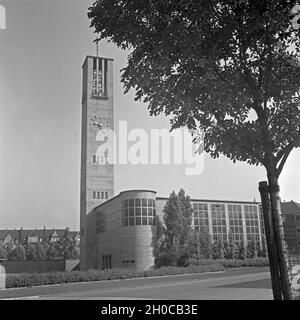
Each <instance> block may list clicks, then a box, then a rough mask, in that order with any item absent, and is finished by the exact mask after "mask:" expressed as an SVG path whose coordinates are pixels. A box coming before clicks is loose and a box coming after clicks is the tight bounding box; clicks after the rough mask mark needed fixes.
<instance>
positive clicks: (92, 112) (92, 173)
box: [80, 56, 114, 269]
mask: <svg viewBox="0 0 300 320" xmlns="http://www.w3.org/2000/svg"><path fill="white" fill-rule="evenodd" d="M94 58H95V57H91V56H88V57H87V58H86V60H85V62H84V65H83V82H82V124H81V126H82V133H81V188H80V236H81V239H80V243H81V248H80V249H81V255H80V265H81V268H82V269H86V268H88V267H89V266H88V265H87V262H86V256H85V255H86V251H85V248H86V246H87V243H86V242H87V241H88V239H87V237H88V236H87V230H86V228H87V224H88V221H86V215H87V214H89V213H90V212H91V211H92V210H93V209H94V208H95V207H96V206H98V205H99V204H100V203H102V202H104V201H106V200H105V199H93V191H96V192H97V191H98V192H108V198H112V197H113V196H114V165H113V164H103V165H102V164H99V163H93V156H94V155H97V151H98V150H99V149H98V148H99V147H100V146H101V145H103V144H104V143H105V142H104V141H100V140H99V139H98V138H97V137H98V135H99V132H100V129H99V128H97V127H96V126H94V125H93V124H92V123H91V119H94V118H95V117H97V121H100V120H99V117H101V119H102V120H104V121H102V123H103V126H104V129H106V128H107V125H108V126H109V128H110V129H113V126H114V102H113V61H112V59H107V64H108V72H107V97H97V98H95V97H93V96H92V90H93V82H94V80H93V59H94ZM107 122H108V123H107ZM89 246H90V245H89Z"/></svg>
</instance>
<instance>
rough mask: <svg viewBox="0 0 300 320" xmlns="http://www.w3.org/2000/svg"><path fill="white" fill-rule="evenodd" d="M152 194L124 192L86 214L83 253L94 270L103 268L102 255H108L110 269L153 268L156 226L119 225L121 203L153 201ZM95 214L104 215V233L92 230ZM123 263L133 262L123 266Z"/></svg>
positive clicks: (153, 195)
mask: <svg viewBox="0 0 300 320" xmlns="http://www.w3.org/2000/svg"><path fill="white" fill-rule="evenodd" d="M155 195H156V193H155V192H154V191H139V190H137V191H126V192H123V193H121V194H120V195H119V196H117V197H115V198H113V199H111V200H109V201H107V202H105V203H104V204H102V205H100V206H99V207H97V208H95V209H94V210H93V211H92V213H90V214H89V215H88V219H87V220H88V221H89V222H88V226H89V227H88V230H89V231H88V238H89V241H87V246H86V254H87V261H88V262H87V264H88V266H89V267H90V268H91V267H93V266H95V267H96V268H97V269H102V268H103V261H102V257H103V255H111V258H112V267H113V268H122V267H133V268H135V269H137V270H147V269H149V268H150V267H151V266H153V265H154V255H153V248H154V243H155V235H156V226H153V225H144V226H142V225H141V226H122V201H123V200H125V199H136V198H147V199H153V200H155ZM97 212H102V213H104V214H105V231H104V232H101V233H98V234H96V233H95V229H93V225H94V226H95V225H96V223H95V219H96V215H97ZM95 235H96V236H95ZM94 237H95V238H94ZM93 238H94V241H93ZM95 242H96V247H95V246H94V244H95ZM95 258H96V261H95ZM124 260H129V261H134V262H135V263H134V264H132V265H130V266H128V265H127V266H125V265H124V264H123V261H124Z"/></svg>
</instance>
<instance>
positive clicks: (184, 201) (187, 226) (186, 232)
mask: <svg viewBox="0 0 300 320" xmlns="http://www.w3.org/2000/svg"><path fill="white" fill-rule="evenodd" d="M178 199H179V201H180V204H181V212H182V222H183V231H182V235H181V239H180V243H181V245H183V244H185V243H187V241H188V239H189V237H190V235H191V230H192V229H191V226H192V218H193V217H192V214H193V208H192V204H191V199H190V197H189V196H188V195H186V194H185V191H184V190H183V189H180V191H179V192H178Z"/></svg>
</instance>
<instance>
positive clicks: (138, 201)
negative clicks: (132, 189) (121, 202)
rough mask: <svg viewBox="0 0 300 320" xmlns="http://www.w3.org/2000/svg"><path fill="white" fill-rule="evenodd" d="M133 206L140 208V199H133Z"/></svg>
mask: <svg viewBox="0 0 300 320" xmlns="http://www.w3.org/2000/svg"><path fill="white" fill-rule="evenodd" d="M135 206H136V207H140V206H141V199H135Z"/></svg>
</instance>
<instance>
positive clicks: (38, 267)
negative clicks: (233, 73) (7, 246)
mask: <svg viewBox="0 0 300 320" xmlns="http://www.w3.org/2000/svg"><path fill="white" fill-rule="evenodd" d="M1 265H2V266H3V267H4V268H5V272H6V273H35V272H36V273H42V272H51V271H65V261H64V260H49V261H47V260H46V261H4V262H2V263H1Z"/></svg>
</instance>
